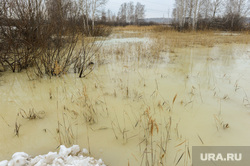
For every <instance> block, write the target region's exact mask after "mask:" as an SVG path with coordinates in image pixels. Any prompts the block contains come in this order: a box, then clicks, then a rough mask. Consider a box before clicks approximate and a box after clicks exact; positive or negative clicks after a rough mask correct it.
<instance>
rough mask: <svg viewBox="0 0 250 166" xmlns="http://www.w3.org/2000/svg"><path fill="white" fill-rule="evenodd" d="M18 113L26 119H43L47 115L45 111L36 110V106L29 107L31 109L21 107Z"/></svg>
mask: <svg viewBox="0 0 250 166" xmlns="http://www.w3.org/2000/svg"><path fill="white" fill-rule="evenodd" d="M18 115H20V116H21V117H22V118H24V119H29V120H34V119H43V118H44V116H45V112H44V111H38V112H37V111H35V109H34V108H31V109H29V111H25V110H23V109H20V111H19V113H18Z"/></svg>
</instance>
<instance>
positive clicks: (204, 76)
mask: <svg viewBox="0 0 250 166" xmlns="http://www.w3.org/2000/svg"><path fill="white" fill-rule="evenodd" d="M116 40H118V39H116ZM118 42H119V41H118ZM128 42H132V40H131V39H130V40H129V41H128ZM133 42H134V41H133ZM137 42H141V40H138V41H137ZM110 43H112V42H110ZM122 43H124V41H122ZM117 45H119V44H117ZM113 47H114V46H113ZM249 51H250V46H249V45H244V44H237V45H236V44H228V45H217V46H215V47H212V48H207V47H199V46H197V47H193V48H183V49H176V50H175V52H174V53H166V52H165V53H164V52H163V53H161V58H160V59H158V60H149V59H147V60H145V61H144V62H143V63H140V64H139V63H138V61H137V60H135V59H133V58H122V59H118V60H117V59H116V58H113V59H110V60H106V63H103V64H102V65H100V66H98V67H96V69H95V70H94V71H93V73H91V74H90V75H88V77H87V78H83V79H80V78H78V77H77V75H75V74H73V73H72V74H67V75H65V76H62V77H60V78H57V77H54V78H52V79H49V78H43V79H34V80H29V79H28V77H27V73H26V72H22V73H11V72H5V73H3V75H2V76H1V77H0V94H1V95H0V160H4V159H10V158H11V155H12V154H13V153H14V152H16V151H24V152H26V153H28V154H31V155H34V156H35V155H38V154H44V153H48V151H55V150H56V148H57V147H58V145H59V144H60V143H62V144H67V145H69V144H79V145H80V146H81V147H82V148H83V147H86V148H89V150H90V152H91V155H93V156H95V157H96V158H102V159H103V160H104V162H105V163H106V164H107V165H111V166H117V165H119V166H126V165H128V163H129V164H130V165H141V164H142V165H145V162H147V161H148V162H149V163H150V164H151V162H152V157H153V163H155V165H160V163H163V165H166V164H168V165H173V164H176V163H177V161H178V159H179V158H180V156H181V155H182V153H184V155H183V157H182V158H181V160H180V162H179V165H190V163H191V159H190V158H189V151H190V153H191V149H192V146H193V145H248V146H249V145H250V132H249V131H248V130H249V126H250V103H249V102H250V101H249V98H248V96H249V95H250V86H249V82H250V77H249V75H250V69H249V65H250V52H249ZM29 111H34V112H35V113H36V114H37V116H38V117H37V118H36V119H30V120H29V119H27V116H29V114H28V113H29ZM25 113H26V114H25ZM22 116H24V118H23V117H22ZM25 117H26V118H25ZM19 125H20V128H19V129H18V127H16V126H19ZM17 131H18V136H15V134H17ZM152 154H153V155H152Z"/></svg>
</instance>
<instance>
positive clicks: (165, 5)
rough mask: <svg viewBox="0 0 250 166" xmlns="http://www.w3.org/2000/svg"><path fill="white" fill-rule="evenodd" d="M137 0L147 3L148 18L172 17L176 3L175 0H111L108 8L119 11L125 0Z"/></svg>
mask: <svg viewBox="0 0 250 166" xmlns="http://www.w3.org/2000/svg"><path fill="white" fill-rule="evenodd" d="M130 1H132V2H134V5H136V3H137V2H140V3H141V4H143V5H145V8H146V18H154V17H163V16H164V17H168V15H169V17H171V15H172V9H173V5H174V0H109V1H108V3H107V5H106V7H105V8H106V9H110V10H111V11H112V12H114V13H116V14H117V12H118V10H119V8H120V5H121V4H122V3H124V2H130Z"/></svg>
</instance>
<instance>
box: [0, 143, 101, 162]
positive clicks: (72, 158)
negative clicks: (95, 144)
mask: <svg viewBox="0 0 250 166" xmlns="http://www.w3.org/2000/svg"><path fill="white" fill-rule="evenodd" d="M83 154H88V150H87V149H83V150H82V151H81V149H80V147H79V146H78V145H73V146H72V147H70V148H66V147H65V146H64V145H61V146H60V150H59V153H57V152H49V153H48V154H45V155H39V156H36V157H34V158H32V157H31V156H29V155H28V154H26V153H24V152H16V153H14V154H13V156H12V159H11V160H10V161H7V160H3V161H0V166H57V165H60V166H105V164H104V163H103V161H102V159H99V160H96V159H94V158H93V157H88V156H83Z"/></svg>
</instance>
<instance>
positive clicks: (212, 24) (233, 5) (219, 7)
mask: <svg viewBox="0 0 250 166" xmlns="http://www.w3.org/2000/svg"><path fill="white" fill-rule="evenodd" d="M249 14H250V3H249V0H175V8H174V9H173V13H172V17H173V26H174V27H175V28H177V29H179V30H181V29H193V30H197V29H221V30H232V31H237V30H242V29H244V28H247V25H246V24H247V20H246V19H247V16H249Z"/></svg>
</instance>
